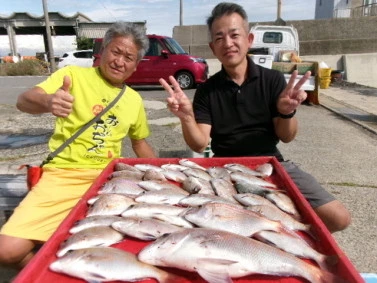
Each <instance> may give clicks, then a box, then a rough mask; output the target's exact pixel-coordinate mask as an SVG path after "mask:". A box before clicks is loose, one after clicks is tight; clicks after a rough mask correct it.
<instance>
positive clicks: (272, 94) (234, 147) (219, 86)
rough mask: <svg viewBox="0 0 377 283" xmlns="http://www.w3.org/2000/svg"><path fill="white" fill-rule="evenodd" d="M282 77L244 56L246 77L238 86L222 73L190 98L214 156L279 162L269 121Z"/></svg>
mask: <svg viewBox="0 0 377 283" xmlns="http://www.w3.org/2000/svg"><path fill="white" fill-rule="evenodd" d="M285 87H286V81H285V78H284V75H283V74H282V73H281V72H279V71H276V70H271V69H267V68H264V67H261V66H259V65H256V64H255V63H254V62H253V61H252V60H251V58H250V57H249V56H248V78H247V80H246V81H245V82H244V83H243V84H242V85H241V86H239V85H238V84H236V83H235V82H233V81H232V80H231V79H230V78H229V76H228V75H227V73H226V72H225V70H224V69H223V68H222V69H221V71H219V72H218V73H216V74H215V75H213V76H211V77H210V78H209V79H208V80H207V81H206V82H205V83H204V84H202V85H199V86H198V88H197V90H196V93H195V96H194V102H193V107H194V113H195V119H196V121H197V123H203V124H209V125H211V126H212V128H211V139H212V142H211V148H212V151H213V153H214V154H215V156H218V157H220V156H223V157H231V156H276V157H277V158H278V159H279V160H283V157H282V156H281V154H280V152H279V150H278V149H277V147H276V145H277V144H278V142H279V139H278V137H277V136H276V134H275V131H274V125H273V121H272V119H273V118H274V117H276V116H277V114H278V113H277V108H276V103H277V98H278V96H279V95H280V93H281V92H282V91H283V90H284V88H285Z"/></svg>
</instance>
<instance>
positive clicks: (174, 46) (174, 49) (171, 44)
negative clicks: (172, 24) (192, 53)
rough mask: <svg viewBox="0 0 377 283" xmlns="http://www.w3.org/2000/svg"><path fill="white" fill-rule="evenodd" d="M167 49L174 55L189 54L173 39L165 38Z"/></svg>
mask: <svg viewBox="0 0 377 283" xmlns="http://www.w3.org/2000/svg"><path fill="white" fill-rule="evenodd" d="M163 40H164V42H165V45H166V47H167V48H168V49H169V51H170V52H171V53H172V54H187V53H186V51H185V50H183V48H182V47H181V46H180V45H179V44H178V42H176V41H175V40H174V39H173V38H164V39H163Z"/></svg>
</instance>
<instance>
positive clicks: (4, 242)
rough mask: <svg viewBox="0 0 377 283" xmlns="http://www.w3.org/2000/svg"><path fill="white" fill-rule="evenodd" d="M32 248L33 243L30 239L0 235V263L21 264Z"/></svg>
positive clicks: (5, 264) (8, 264) (4, 264)
mask: <svg viewBox="0 0 377 283" xmlns="http://www.w3.org/2000/svg"><path fill="white" fill-rule="evenodd" d="M33 248H34V243H33V242H32V241H30V240H26V239H18V238H15V237H10V236H5V235H0V265H3V266H15V267H16V266H19V265H23V264H22V262H23V261H24V260H25V258H27V257H28V255H29V254H30V253H31V251H32V249H33Z"/></svg>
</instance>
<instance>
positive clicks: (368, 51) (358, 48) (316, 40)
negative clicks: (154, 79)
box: [173, 16, 377, 87]
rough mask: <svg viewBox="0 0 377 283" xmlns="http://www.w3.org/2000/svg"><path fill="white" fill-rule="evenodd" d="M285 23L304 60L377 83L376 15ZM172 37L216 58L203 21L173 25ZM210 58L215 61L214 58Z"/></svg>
mask: <svg viewBox="0 0 377 283" xmlns="http://www.w3.org/2000/svg"><path fill="white" fill-rule="evenodd" d="M286 23H287V25H293V26H294V27H295V28H296V29H297V32H298V34H299V39H300V57H302V58H303V59H304V60H308V61H318V62H321V61H324V62H326V63H327V64H328V65H329V66H330V67H331V68H332V69H334V70H344V71H345V78H346V79H347V80H348V81H350V82H356V83H359V84H364V85H368V86H373V87H377V85H376V84H377V72H376V68H377V67H376V66H377V65H376V60H377V53H376V52H377V16H369V17H361V18H338V19H321V20H305V21H288V22H286ZM253 24H255V23H250V25H253ZM259 24H274V22H263V23H259ZM173 37H174V38H175V39H176V40H177V41H178V42H179V43H180V44H181V45H182V47H183V48H184V49H185V50H186V52H188V53H189V54H191V55H196V56H201V57H203V58H206V59H215V56H214V55H213V54H212V51H211V49H210V48H209V46H208V42H209V37H208V31H207V26H206V25H193V26H176V27H174V29H173ZM213 62H215V63H214V66H217V65H218V62H217V59H216V60H215V61H213ZM210 64H212V62H211V63H210ZM212 69H213V70H215V68H212ZM211 72H212V71H211V68H210V73H211Z"/></svg>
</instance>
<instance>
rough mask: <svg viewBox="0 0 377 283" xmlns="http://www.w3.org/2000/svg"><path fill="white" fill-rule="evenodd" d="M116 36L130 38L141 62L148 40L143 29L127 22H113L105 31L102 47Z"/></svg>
mask: <svg viewBox="0 0 377 283" xmlns="http://www.w3.org/2000/svg"><path fill="white" fill-rule="evenodd" d="M118 36H125V37H130V38H132V39H133V41H134V43H135V44H136V46H137V48H138V53H137V59H138V61H139V60H141V59H142V58H143V57H144V55H145V53H147V51H148V49H149V39H148V37H147V35H146V34H145V28H144V27H142V26H140V25H137V24H133V23H128V22H122V21H119V22H115V23H114V24H112V25H111V27H110V28H109V29H108V30H107V31H106V34H105V36H104V38H103V42H102V47H103V48H105V47H106V46H107V45H108V44H109V43H110V42H111V41H112V40H113V39H114V38H116V37H118Z"/></svg>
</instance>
